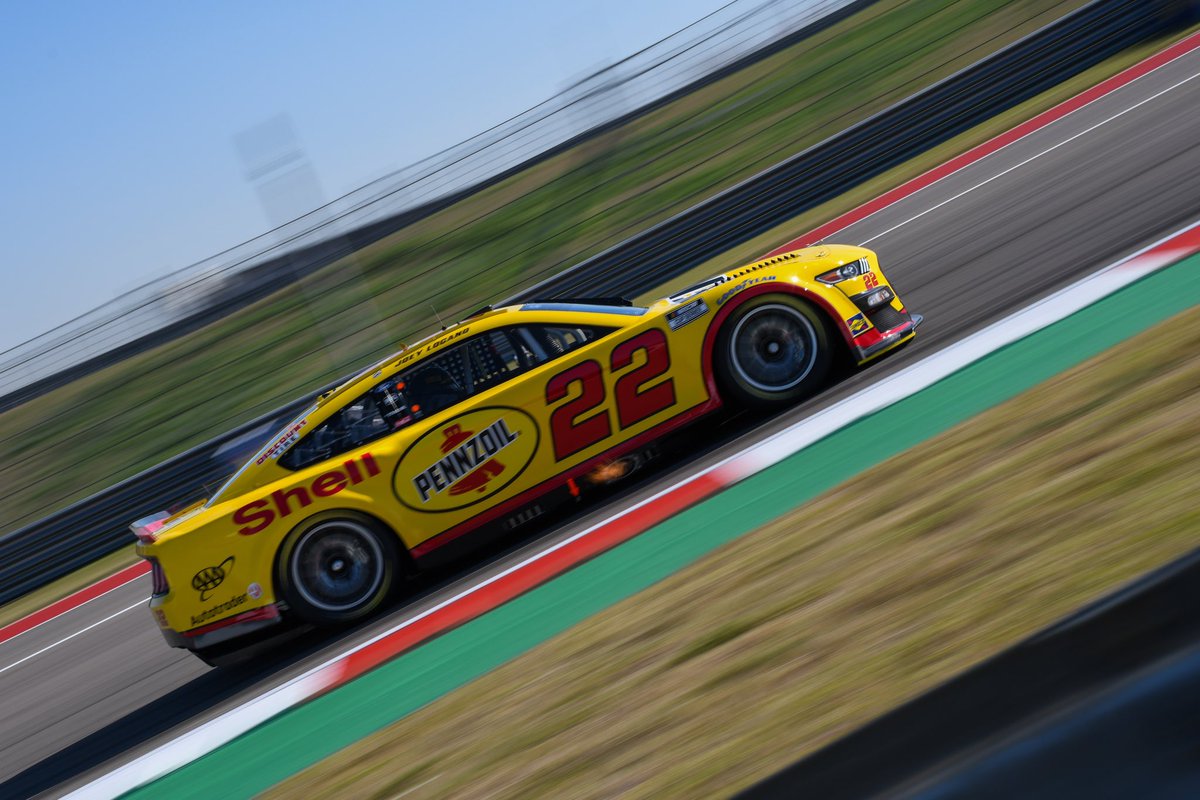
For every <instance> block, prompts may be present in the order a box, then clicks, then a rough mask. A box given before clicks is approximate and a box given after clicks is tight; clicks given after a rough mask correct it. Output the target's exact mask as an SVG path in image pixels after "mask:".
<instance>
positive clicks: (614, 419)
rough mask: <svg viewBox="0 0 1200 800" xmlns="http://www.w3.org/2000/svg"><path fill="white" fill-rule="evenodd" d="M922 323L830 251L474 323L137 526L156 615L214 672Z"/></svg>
mask: <svg viewBox="0 0 1200 800" xmlns="http://www.w3.org/2000/svg"><path fill="white" fill-rule="evenodd" d="M920 321H921V317H920V316H918V315H916V314H910V313H908V311H907V310H906V309H905V307H904V305H903V303H902V302H901V301H900V298H899V297H898V296H897V295H896V293H895V291H894V290H893V289H892V287H891V286H890V284H889V283H888V281H887V279H886V278H885V277H884V275H883V273H882V272H881V271H880V269H879V264H878V260H877V257H876V255H875V254H874V253H873V252H871V251H869V250H865V249H862V248H858V247H848V246H841V245H822V246H817V247H811V248H806V249H801V250H796V251H793V252H789V253H785V254H783V255H778V256H775V257H772V258H767V259H764V260H761V261H758V262H755V263H753V264H750V265H748V266H745V267H742V268H740V269H737V270H734V271H731V272H728V273H726V274H723V275H719V276H717V277H715V278H712V279H710V280H707V281H704V282H703V283H700V284H697V285H695V286H692V287H689V288H688V289H685V290H683V291H682V292H679V293H678V294H675V295H673V296H671V297H668V298H666V299H663V300H659V301H658V302H656V303H654V304H653V305H651V306H649V307H648V308H642V307H637V306H634V305H632V304H631V303H629V302H628V301H623V300H615V299H608V300H604V299H593V300H575V301H567V300H553V301H544V302H529V303H525V304H523V305H516V306H509V307H505V308H496V309H492V308H486V309H483V310H481V311H479V312H477V313H475V314H473V315H472V316H470V317H468V318H467V319H466V320H464V321H462V322H460V323H458V324H455V325H451V326H449V327H447V328H444V329H443V330H442V331H441V332H439V333H438V334H436V335H434V336H431V337H429V338H427V339H425V340H424V341H421V342H419V343H417V344H416V345H413V346H411V347H405V348H403V349H401V350H400V352H399V353H397V354H396V355H394V356H392V357H389V358H388V359H386V360H385V361H383V362H381V363H379V364H377V365H375V366H372V367H370V368H368V369H366V370H365V371H363V372H362V373H361V374H359V375H358V376H357V377H355V378H352V379H351V380H349V381H347V382H345V383H344V384H342V385H341V386H340V387H338V388H337V389H334V390H333V391H331V392H328V393H326V394H324V395H322V396H321V397H320V398H319V399H318V400H316V401H315V403H314V404H313V405H312V406H311V407H310V408H308V409H307V410H306V411H305V412H304V413H302V414H301V415H300V416H299V417H298V418H297V419H296V420H294V421H293V422H291V423H290V424H288V425H287V426H286V427H285V428H284V429H283V430H282V431H280V432H279V433H278V434H277V435H275V436H273V437H272V438H271V439H270V440H269V441H268V443H267V444H266V445H265V446H264V447H262V449H261V450H260V451H259V452H257V453H256V454H255V455H254V456H253V457H251V458H250V459H249V460H248V461H247V462H246V463H245V464H244V465H243V466H242V467H241V468H240V469H239V470H238V471H237V472H236V473H235V474H234V475H233V476H232V477H231V478H229V479H228V481H227V482H226V483H225V484H224V485H223V486H222V487H221V488H220V489H219V490H218V491H217V492H216V494H215V495H214V496H213V497H211V498H210V499H209V500H207V501H205V502H202V503H198V504H196V505H194V506H192V507H190V508H187V509H184V510H182V511H180V512H177V513H174V514H168V513H167V512H162V513H159V514H155V515H152V516H150V517H147V518H146V519H142V520H139V521H137V522H135V523H133V525H132V526H131V527H132V529H133V532H134V534H135V535H136V536H137V538H138V545H137V549H138V553H139V554H140V555H141V556H142V557H143V558H145V559H147V560H149V561H150V563H151V565H152V576H153V595H152V597H151V600H150V609H151V612H152V614H153V616H154V618H155V620H156V621H157V623H158V625H159V626H160V628H161V629H162V632H163V634H164V635H165V637H166V638H167V641H168V642H169V643H170V644H172V645H174V646H177V647H185V648H188V649H190V650H192V651H195V652H196V653H197V654H198V655H200V656H201V657H202V658H205V660H210V661H212V660H216V659H214V658H210V657H211V656H213V654H214V653H217V652H229V651H230V650H231V642H233V644H234V645H236V644H237V642H244V641H245V640H244V639H241V638H240V637H242V636H243V635H245V634H248V633H252V632H255V631H259V630H261V629H264V628H267V627H269V626H273V625H276V624H278V623H279V622H281V621H283V620H284V619H288V618H290V619H294V620H297V621H299V622H303V623H309V624H313V625H323V626H329V625H343V624H348V623H351V622H353V621H356V620H359V619H361V618H363V617H365V616H367V615H368V614H370V613H371V612H372V611H374V610H375V609H376V608H378V607H379V606H380V605H381V604H382V603H383V602H384V600H385V598H386V597H387V596H388V595H389V593H391V591H392V590H393V589H394V588H395V587H396V586H398V585H400V584H402V583H403V582H404V581H405V580H406V578H409V577H410V576H412V575H414V574H416V573H417V572H418V571H419V570H421V569H423V568H425V567H427V566H428V565H431V564H434V563H437V562H438V561H439V560H443V559H441V557H443V556H446V555H448V554H452V553H455V552H457V551H459V550H461V549H462V547H463V546H464V544H470V543H473V542H477V541H481V540H482V539H483V538H486V537H483V536H482V535H481V534H483V533H484V532H490V534H491V535H492V536H495V535H497V534H501V535H502V534H503V533H506V532H508V531H512V530H515V529H518V528H522V527H524V526H526V525H529V524H530V523H531V522H534V521H535V520H537V519H538V518H539V517H541V516H543V515H544V514H546V513H547V511H548V510H550V509H552V508H554V507H555V505H556V504H558V503H561V502H565V501H568V500H570V499H571V498H573V497H577V496H578V495H579V494H580V493H581V492H586V490H587V489H588V487H589V486H592V485H595V484H599V483H604V482H608V481H611V480H612V479H613V478H614V477H620V476H622V475H624V474H625V473H627V472H629V471H630V470H631V468H633V467H636V465H637V463H638V454H639V453H644V452H646V450H647V448H649V447H651V446H652V444H653V443H654V442H655V441H656V440H658V439H660V437H663V436H664V435H665V434H667V433H669V432H672V431H674V430H676V429H678V428H679V427H680V426H683V425H685V424H687V423H690V422H693V421H695V420H696V419H698V418H700V417H702V416H704V415H706V414H710V413H712V412H715V411H716V410H718V409H719V408H720V407H722V406H723V405H743V406H744V405H756V406H775V405H784V404H788V403H793V402H795V401H796V400H798V399H800V398H802V397H805V396H807V395H809V394H811V393H813V392H814V391H815V390H816V389H818V388H819V387H820V386H821V385H822V384H823V382H824V381H825V379H826V377H827V375H828V372H829V369H830V366H831V363H832V362H833V360H834V359H835V358H838V357H848V358H849V359H850V360H851V361H852V362H853V363H856V364H864V363H866V362H867V361H870V360H871V359H874V358H876V357H878V356H880V355H882V354H883V353H886V352H888V351H890V350H893V349H895V348H897V347H899V346H901V345H902V344H904V343H905V342H907V341H909V340H910V339H911V338H912V337H913V335H914V331H915V329H916V327H917V325H918V324H919V323H920ZM468 534H470V535H468ZM234 640H236V641H234Z"/></svg>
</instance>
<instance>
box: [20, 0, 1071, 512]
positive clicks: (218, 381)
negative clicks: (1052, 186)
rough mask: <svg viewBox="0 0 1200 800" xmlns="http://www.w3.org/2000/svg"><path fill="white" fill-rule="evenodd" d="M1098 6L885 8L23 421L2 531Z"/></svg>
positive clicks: (883, 1) (59, 397)
mask: <svg viewBox="0 0 1200 800" xmlns="http://www.w3.org/2000/svg"><path fill="white" fill-rule="evenodd" d="M1083 2H1084V0H1014V2H1009V3H1004V4H997V3H995V2H993V0H922V2H915V0H880V2H879V3H878V4H876V5H874V6H872V7H870V8H868V9H865V10H864V11H862V12H860V13H858V14H856V15H855V16H853V17H852V18H850V19H848V20H845V21H843V22H842V23H840V24H838V25H836V26H833V27H832V28H830V29H829V30H827V31H824V32H822V33H820V34H818V35H817V36H816V37H814V38H813V39H811V40H809V41H807V42H803V43H800V44H797V45H795V46H793V47H792V48H790V49H788V50H785V51H783V52H781V53H778V54H775V55H774V56H772V57H771V58H768V59H765V60H764V61H762V62H760V63H758V64H756V65H754V66H752V67H749V68H747V69H745V70H742V71H741V72H739V73H737V74H736V75H732V76H729V77H727V78H725V79H724V80H722V81H719V82H717V83H715V84H713V85H711V86H708V87H705V88H704V89H703V90H701V91H699V92H696V93H694V94H693V95H690V96H687V97H684V98H680V99H679V100H677V101H675V102H674V103H671V104H669V105H668V106H665V107H663V108H661V109H658V110H657V111H655V112H653V113H651V114H648V115H646V116H645V117H643V118H641V119H638V120H636V121H634V122H632V123H630V124H629V125H627V126H624V127H623V128H621V129H618V130H615V131H612V132H610V133H608V134H606V135H604V136H601V137H598V138H597V139H595V140H592V141H590V142H587V143H585V144H583V145H581V146H579V147H576V148H574V149H573V150H571V151H569V152H567V153H563V154H561V155H559V156H557V157H555V158H553V159H551V160H549V161H547V162H545V163H543V164H539V165H537V166H536V167H534V168H531V169H530V170H528V171H526V172H525V173H522V174H520V175H517V176H514V177H512V178H510V179H509V180H507V181H505V182H503V183H502V184H499V185H497V186H494V187H491V188H490V189H488V190H486V191H483V192H480V193H479V194H477V195H474V196H472V197H471V198H469V199H467V200H464V201H463V202H461V203H459V204H457V205H455V206H454V207H452V208H450V209H447V210H446V211H444V212H442V213H440V214H437V215H435V216H432V217H430V218H428V219H426V220H423V221H421V222H420V223H418V224H415V225H413V226H410V227H409V228H406V229H404V230H402V231H400V232H398V233H396V234H393V235H392V236H390V237H388V238H386V239H384V240H381V241H379V242H377V243H375V244H373V245H371V246H369V247H367V248H364V249H363V250H361V251H359V252H358V253H356V254H354V255H353V256H352V257H349V258H347V259H344V260H342V261H340V262H338V263H337V264H334V265H331V266H330V267H328V268H326V269H324V270H322V271H321V272H319V273H317V274H315V275H313V276H310V277H309V278H307V279H305V280H303V281H301V282H299V283H298V284H296V285H293V286H289V287H286V288H284V289H282V290H281V291H279V292H277V293H276V294H274V295H272V296H271V297H269V298H267V299H265V300H263V301H261V302H259V303H257V304H255V305H253V306H251V307H249V308H247V309H244V310H242V311H239V312H237V313H235V314H233V315H231V316H229V317H227V318H226V319H223V320H221V321H220V322H217V323H214V324H213V325H211V326H209V327H207V328H205V329H203V330H201V331H198V332H196V333H194V334H191V335H189V336H186V337H184V338H181V339H179V340H177V341H174V342H170V343H168V344H165V345H163V346H161V347H159V348H157V349H155V350H153V351H150V352H147V353H144V354H142V355H140V356H137V357H135V358H131V359H129V360H127V361H124V362H122V363H120V364H118V365H115V366H113V367H111V368H109V369H106V370H104V371H102V372H99V373H96V374H93V375H89V376H87V377H85V378H82V379H80V380H78V381H76V382H74V383H72V384H70V385H69V386H66V387H63V388H61V389H58V390H56V391H54V392H51V393H50V394H47V395H45V396H43V397H41V398H39V399H37V400H35V401H33V402H31V403H27V404H26V405H24V406H22V407H20V408H17V409H14V410H11V411H8V412H6V413H4V414H2V415H0V483H2V484H3V485H4V486H5V489H4V491H3V494H2V495H0V530H4V531H7V530H11V529H13V528H15V527H18V526H20V525H22V524H25V523H28V522H31V521H33V520H35V519H37V518H38V517H41V516H44V515H45V514H48V513H50V512H52V511H54V510H55V509H57V508H60V507H62V506H65V505H67V504H68V503H70V502H72V501H74V500H77V499H80V498H82V497H84V496H87V495H89V494H91V493H93V492H96V491H98V490H100V489H102V488H104V487H106V486H108V485H111V484H112V483H114V482H116V481H118V480H120V479H122V478H125V477H128V476H130V475H132V474H134V473H135V472H137V471H139V470H141V469H144V468H146V467H149V466H151V465H153V464H155V463H158V462H159V461H161V460H163V459H164V458H166V457H168V456H170V455H173V454H175V453H177V452H180V451H182V450H183V449H185V448H187V447H189V446H192V445H195V444H198V443H200V442H203V441H205V440H207V439H209V438H211V437H212V436H214V435H217V434H219V433H222V432H224V431H226V430H228V429H229V428H231V427H232V426H234V425H235V424H237V423H239V422H242V421H245V420H248V419H250V418H252V417H254V416H256V415H258V414H260V413H263V412H265V411H268V410H270V409H272V408H275V407H277V406H279V405H281V404H282V403H284V402H286V401H288V400H291V399H293V398H294V397H296V396H297V395H299V394H301V393H302V392H304V391H306V390H311V389H313V388H315V387H317V386H319V385H321V384H322V383H325V382H327V381H330V380H332V379H334V378H336V377H339V376H341V375H343V374H346V373H348V372H350V371H352V370H354V369H356V368H358V367H360V366H362V365H363V364H365V363H367V362H369V361H371V360H373V359H376V358H379V357H382V356H383V355H385V354H386V353H388V352H390V351H393V350H395V349H397V347H398V344H399V342H401V341H403V340H405V339H410V340H411V338H413V337H415V336H416V335H418V333H419V332H421V331H428V330H429V328H430V323H431V322H432V320H433V314H432V311H431V304H432V305H436V307H437V309H438V310H439V312H441V314H442V316H443V317H446V318H453V317H459V316H461V315H463V314H464V313H466V312H467V311H469V310H470V309H472V308H473V307H477V306H479V305H482V304H483V303H484V302H487V301H489V300H495V299H498V298H499V297H502V296H504V295H506V294H508V293H509V292H510V291H512V290H513V289H515V288H517V287H518V286H520V285H527V284H529V283H532V282H534V281H536V280H539V279H541V278H543V277H546V276H548V275H550V274H553V273H554V272H557V271H559V270H561V269H563V268H565V267H567V266H570V265H571V264H574V263H576V262H578V261H579V260H581V259H583V258H585V257H587V256H589V255H592V254H594V253H597V252H599V251H601V250H603V249H604V248H606V247H608V246H610V245H612V244H614V243H616V242H618V241H620V240H622V239H624V238H626V237H627V236H629V235H631V234H633V233H635V232H636V231H638V230H641V229H643V228H645V227H647V226H649V225H651V224H653V223H655V222H658V221H660V220H662V219H665V218H666V217H668V216H670V215H672V214H674V213H677V212H678V211H680V210H682V209H684V208H686V207H688V206H691V205H693V204H694V203H696V202H697V201H699V200H701V199H703V198H704V197H707V196H709V195H711V194H713V193H715V192H717V191H720V190H721V189H723V188H726V187H728V186H730V185H732V184H733V183H736V182H737V181H740V180H742V179H744V178H746V177H748V176H750V175H752V174H754V173H756V172H758V171H760V170H762V169H764V168H766V167H768V166H769V165H771V164H773V163H775V162H777V161H779V160H780V159H782V158H785V157H787V156H789V155H792V154H793V153H795V152H798V151H800V150H802V149H804V148H805V147H807V146H809V145H811V144H813V143H815V142H817V141H820V140H821V139H824V138H826V137H827V136H829V135H832V134H833V133H835V132H837V131H838V130H841V129H843V128H845V127H847V126H848V125H851V124H853V123H854V122H856V121H858V120H860V119H863V118H865V117H867V116H869V115H870V114H872V113H874V112H876V111H878V110H880V109H882V108H884V107H886V106H887V105H889V104H891V103H893V102H895V101H897V100H899V99H901V98H903V97H905V96H908V95H910V94H912V93H913V92H914V91H916V90H918V89H920V88H922V87H924V86H926V85H928V84H930V83H933V82H935V81H936V80H938V79H940V78H942V77H944V76H946V75H948V74H950V73H952V72H954V71H956V70H958V69H960V68H962V67H964V66H966V65H968V64H970V63H973V62H974V61H977V60H978V59H980V58H982V57H984V56H985V55H987V54H988V53H990V52H993V51H995V50H997V49H999V48H1001V47H1003V46H1004V45H1006V44H1008V43H1010V42H1012V41H1014V40H1016V39H1017V38H1019V37H1020V36H1022V35H1024V34H1026V33H1028V32H1030V31H1032V30H1034V29H1036V28H1038V27H1040V26H1042V25H1044V24H1046V23H1047V22H1049V21H1051V20H1052V19H1054V18H1056V17H1058V16H1061V15H1062V14H1063V13H1066V12H1067V11H1069V10H1071V9H1073V8H1075V7H1078V6H1080V5H1082V4H1083ZM485 276H486V277H485ZM481 278H483V279H482V280H481Z"/></svg>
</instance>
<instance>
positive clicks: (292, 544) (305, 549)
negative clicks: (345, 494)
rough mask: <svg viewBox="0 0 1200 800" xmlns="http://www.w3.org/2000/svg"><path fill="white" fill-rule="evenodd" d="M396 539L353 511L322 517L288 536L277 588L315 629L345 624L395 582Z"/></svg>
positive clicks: (375, 605)
mask: <svg viewBox="0 0 1200 800" xmlns="http://www.w3.org/2000/svg"><path fill="white" fill-rule="evenodd" d="M397 563H398V555H397V545H396V537H395V536H394V535H393V534H392V533H391V532H390V531H387V530H384V529H383V527H382V526H381V525H380V524H379V523H377V522H375V521H374V520H373V519H371V518H369V517H366V516H362V515H359V514H354V513H352V512H337V513H332V514H322V515H317V516H316V517H314V518H312V519H310V520H308V521H306V522H305V523H304V524H303V525H301V526H300V527H299V528H297V529H296V530H295V531H293V532H292V534H291V535H290V536H289V537H288V540H287V543H286V544H285V545H284V550H283V552H282V553H281V554H280V559H279V567H280V569H279V576H278V577H279V585H280V589H281V593H282V595H283V597H284V599H285V600H286V601H287V604H288V607H289V609H291V611H292V613H294V614H295V615H296V616H297V617H299V618H300V619H302V620H304V621H305V622H310V623H312V624H314V625H345V624H348V623H351V622H355V621H357V620H360V619H362V618H364V617H366V616H367V615H369V614H370V613H371V612H373V611H375V610H376V609H377V608H379V606H380V605H382V604H383V602H384V600H386V599H387V596H388V594H389V593H390V592H391V590H392V586H393V584H394V583H395V581H396V574H397Z"/></svg>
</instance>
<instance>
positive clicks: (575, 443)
mask: <svg viewBox="0 0 1200 800" xmlns="http://www.w3.org/2000/svg"><path fill="white" fill-rule="evenodd" d="M573 383H578V384H579V387H580V391H579V396H578V397H576V398H575V399H573V400H570V401H568V402H566V403H564V404H563V405H561V406H559V407H558V408H556V409H554V413H552V414H551V415H550V438H551V439H553V440H554V458H555V460H557V461H562V460H563V459H564V458H567V457H569V456H572V455H574V454H575V453H578V452H579V451H580V450H585V449H587V448H589V447H591V446H592V445H594V444H596V443H597V442H599V441H602V440H603V439H606V438H608V437H609V436H611V435H612V422H610V421H609V419H608V411H607V410H605V409H602V410H601V411H600V413H598V414H593V415H592V416H590V417H588V418H587V419H584V420H581V419H580V417H582V416H583V415H584V414H587V413H588V412H589V411H592V410H594V409H596V408H599V407H600V405H601V404H603V403H604V376H603V374H602V372H601V368H600V365H599V364H598V363H597V362H595V361H584V362H583V363H581V364H576V365H575V366H573V367H571V368H570V369H566V370H563V371H562V372H560V373H558V374H557V375H555V376H554V377H553V378H551V379H550V380H549V381H548V382H547V383H546V402H547V403H557V402H558V401H559V400H562V399H563V398H564V397H566V396H567V393H568V391H569V389H570V386H571V384H573Z"/></svg>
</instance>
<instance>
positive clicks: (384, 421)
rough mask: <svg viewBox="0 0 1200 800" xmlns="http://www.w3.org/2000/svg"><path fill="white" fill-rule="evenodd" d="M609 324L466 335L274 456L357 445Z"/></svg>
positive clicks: (291, 461) (291, 459) (308, 457)
mask: <svg viewBox="0 0 1200 800" xmlns="http://www.w3.org/2000/svg"><path fill="white" fill-rule="evenodd" d="M610 331H611V329H608V328H595V327H590V326H555V325H528V326H520V327H509V328H498V329H496V330H491V331H487V332H486V333H483V334H480V335H478V336H473V337H471V338H470V339H467V340H466V341H465V342H462V343H461V344H456V345H454V346H453V347H449V348H447V349H446V350H444V351H442V352H439V353H435V354H434V355H432V356H430V357H428V358H425V359H422V360H421V361H420V362H419V363H417V364H416V365H414V366H412V367H410V368H409V369H406V370H403V371H401V372H399V373H397V374H395V375H393V376H391V377H390V378H387V379H385V380H383V381H380V382H379V383H378V384H376V385H375V386H373V387H372V388H371V389H370V390H368V391H367V392H366V393H365V394H363V395H362V396H360V397H358V398H356V399H354V400H352V401H351V402H349V403H348V404H346V406H345V407H344V408H343V409H342V410H341V411H338V412H337V413H336V414H334V415H333V416H331V417H329V419H327V420H325V421H324V422H322V423H321V424H320V425H318V426H317V427H316V428H314V429H313V430H312V432H310V433H309V434H308V435H307V436H305V437H304V438H303V439H301V440H300V441H299V442H297V443H296V444H295V445H293V446H292V448H291V449H290V450H288V451H287V452H286V453H285V454H284V455H283V456H282V457H281V458H280V459H279V463H280V465H281V466H283V467H285V468H287V469H301V468H303V467H307V466H309V465H310V464H316V463H317V462H319V461H324V460H325V459H327V458H332V457H334V456H336V455H340V454H342V453H345V452H347V451H349V450H353V449H354V448H356V447H361V446H362V445H364V444H367V443H368V442H372V441H374V440H376V439H379V438H381V437H383V436H387V435H388V434H391V433H394V432H396V431H399V430H402V429H404V428H406V427H408V426H409V425H411V424H413V423H414V422H417V421H419V420H422V419H425V418H427V417H429V416H431V415H433V414H437V413H438V412H440V411H444V410H445V409H447V408H449V407H451V406H453V405H456V404H458V403H461V402H462V401H464V400H466V399H467V398H469V397H471V396H472V395H475V394H478V393H479V392H483V391H487V390H488V389H491V388H493V387H495V386H499V385H500V384H502V383H504V382H506V381H508V380H511V379H512V378H514V377H516V376H517V375H520V374H521V373H523V372H525V371H527V370H530V369H532V368H534V367H536V366H538V365H539V364H544V363H545V362H547V361H551V360H553V359H555V358H558V357H559V356H561V355H563V354H565V353H568V352H570V351H572V350H574V349H576V348H578V347H581V346H582V345H584V344H586V343H588V342H591V341H594V340H595V339H597V338H599V337H601V336H603V335H605V334H606V333H609V332H610Z"/></svg>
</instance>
